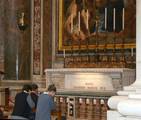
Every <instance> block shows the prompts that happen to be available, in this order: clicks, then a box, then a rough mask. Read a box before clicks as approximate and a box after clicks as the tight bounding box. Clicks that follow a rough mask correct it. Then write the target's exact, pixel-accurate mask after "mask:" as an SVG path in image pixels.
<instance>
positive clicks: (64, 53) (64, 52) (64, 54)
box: [63, 49, 66, 58]
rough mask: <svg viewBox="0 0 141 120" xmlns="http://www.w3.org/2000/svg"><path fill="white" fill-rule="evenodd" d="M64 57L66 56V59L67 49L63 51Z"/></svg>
mask: <svg viewBox="0 0 141 120" xmlns="http://www.w3.org/2000/svg"><path fill="white" fill-rule="evenodd" d="M63 56H64V58H65V57H66V51H65V49H64V50H63Z"/></svg>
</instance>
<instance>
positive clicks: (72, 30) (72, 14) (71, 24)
mask: <svg viewBox="0 0 141 120" xmlns="http://www.w3.org/2000/svg"><path fill="white" fill-rule="evenodd" d="M72 32H73V14H72V15H71V33H72Z"/></svg>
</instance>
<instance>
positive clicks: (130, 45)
mask: <svg viewBox="0 0 141 120" xmlns="http://www.w3.org/2000/svg"><path fill="white" fill-rule="evenodd" d="M64 1H65V0H59V4H58V9H59V12H58V14H59V16H58V17H59V19H58V23H59V25H58V27H59V28H58V33H59V34H58V50H59V51H62V50H64V49H65V50H72V46H71V45H64V44H63V33H64V28H63V22H64V14H63V13H64V5H65V4H64ZM67 1H68V0H67ZM121 39H122V38H121ZM135 39H136V38H132V41H134V42H130V43H125V44H124V45H123V44H121V43H118V44H116V46H115V45H113V44H111V43H109V44H107V48H108V49H113V48H114V47H116V49H121V48H123V47H124V49H128V48H129V49H130V48H136V43H135V41H136V40H135ZM96 47H97V46H96V45H95V44H89V45H88V46H87V45H83V44H82V45H81V50H86V49H88V48H89V49H95V48H96ZM104 48H105V45H104V44H100V45H99V46H98V49H104ZM79 49H80V46H79V45H77V44H75V45H73V50H79Z"/></svg>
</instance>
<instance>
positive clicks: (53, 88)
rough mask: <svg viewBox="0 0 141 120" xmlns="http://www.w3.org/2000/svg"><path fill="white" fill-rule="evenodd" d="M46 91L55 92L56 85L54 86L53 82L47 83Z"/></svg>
mask: <svg viewBox="0 0 141 120" xmlns="http://www.w3.org/2000/svg"><path fill="white" fill-rule="evenodd" d="M48 91H49V92H51V91H54V92H56V87H55V85H54V84H51V85H49V86H48Z"/></svg>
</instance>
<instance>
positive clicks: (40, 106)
mask: <svg viewBox="0 0 141 120" xmlns="http://www.w3.org/2000/svg"><path fill="white" fill-rule="evenodd" d="M55 93H56V87H55V85H54V84H52V85H49V87H48V90H47V92H44V93H42V94H41V95H40V96H39V99H38V103H37V110H36V117H35V120H51V111H52V110H55V103H54V100H53V97H54V95H55Z"/></svg>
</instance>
